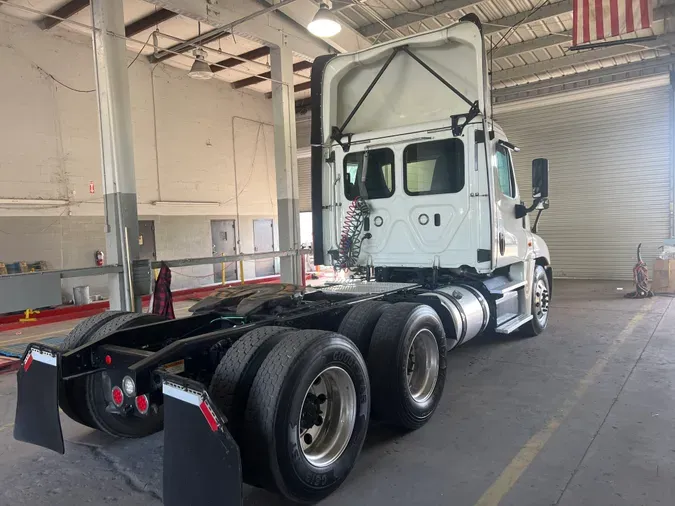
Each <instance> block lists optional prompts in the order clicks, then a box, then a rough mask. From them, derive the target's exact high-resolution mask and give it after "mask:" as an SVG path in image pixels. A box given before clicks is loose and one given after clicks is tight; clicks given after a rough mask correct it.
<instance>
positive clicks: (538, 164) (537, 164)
mask: <svg viewBox="0 0 675 506" xmlns="http://www.w3.org/2000/svg"><path fill="white" fill-rule="evenodd" d="M532 198H533V199H539V200H543V199H547V198H548V160H547V159H546V158H535V159H534V160H532Z"/></svg>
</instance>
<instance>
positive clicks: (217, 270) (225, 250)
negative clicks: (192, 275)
mask: <svg viewBox="0 0 675 506" xmlns="http://www.w3.org/2000/svg"><path fill="white" fill-rule="evenodd" d="M211 245H212V248H211V252H212V254H213V256H214V257H216V256H218V257H219V256H223V255H227V256H230V255H236V254H237V247H236V245H237V240H236V237H235V227H234V220H211ZM224 274H225V276H224V277H225V281H232V280H235V279H237V262H236V261H235V262H226V263H225V273H224ZM222 281H223V264H213V282H214V283H222Z"/></svg>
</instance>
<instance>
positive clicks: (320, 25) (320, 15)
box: [307, 2, 342, 38]
mask: <svg viewBox="0 0 675 506" xmlns="http://www.w3.org/2000/svg"><path fill="white" fill-rule="evenodd" d="M307 29H308V30H309V32H310V33H311V34H312V35H316V36H317V37H322V38H327V37H333V36H335V35H337V34H338V33H340V30H342V25H341V24H340V22H339V21H338V20H337V18H336V17H335V14H333V12H331V10H330V6H329V5H328V4H326V3H323V2H322V3H321V5H320V6H319V10H318V11H317V13H316V14H315V15H314V19H312V22H311V23H310V24H308V25H307Z"/></svg>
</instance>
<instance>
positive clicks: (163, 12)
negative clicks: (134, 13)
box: [124, 9, 178, 37]
mask: <svg viewBox="0 0 675 506" xmlns="http://www.w3.org/2000/svg"><path fill="white" fill-rule="evenodd" d="M176 16H178V14H176V13H175V12H171V11H170V10H168V9H157V10H156V11H155V12H153V13H152V14H148V15H147V16H145V17H143V18H141V19H137V20H136V21H134V22H133V23H131V24H129V25H127V26H126V27H125V28H124V33H125V34H126V36H127V37H133V36H134V35H136V34H138V33H141V32H143V31H145V30H147V29H148V28H152V27H153V26H157V25H158V24H160V23H161V22H163V21H166V20H168V19H171V18H173V17H176Z"/></svg>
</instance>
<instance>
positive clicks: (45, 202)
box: [0, 198, 69, 206]
mask: <svg viewBox="0 0 675 506" xmlns="http://www.w3.org/2000/svg"><path fill="white" fill-rule="evenodd" d="M68 203H69V202H68V201H67V200H54V199H1V198H0V204H3V205H4V204H9V205H14V204H16V205H22V206H26V205H29V206H62V205H63V206H65V205H68Z"/></svg>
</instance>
